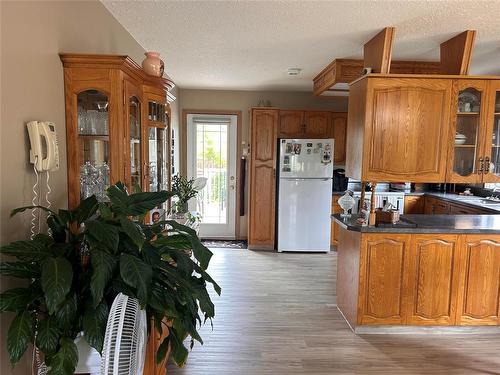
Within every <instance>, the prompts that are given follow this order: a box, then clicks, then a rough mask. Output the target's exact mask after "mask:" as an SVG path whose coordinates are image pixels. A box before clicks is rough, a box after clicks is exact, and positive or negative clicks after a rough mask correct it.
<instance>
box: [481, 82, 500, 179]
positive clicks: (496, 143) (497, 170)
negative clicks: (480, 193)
mask: <svg viewBox="0 0 500 375" xmlns="http://www.w3.org/2000/svg"><path fill="white" fill-rule="evenodd" d="M486 121H487V126H486V127H485V129H486V132H485V135H484V149H483V155H484V163H485V165H484V173H483V181H482V182H497V183H498V182H500V80H496V81H490V82H489V86H488V102H487V115H486Z"/></svg>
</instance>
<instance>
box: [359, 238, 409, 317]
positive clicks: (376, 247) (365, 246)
mask: <svg viewBox="0 0 500 375" xmlns="http://www.w3.org/2000/svg"><path fill="white" fill-rule="evenodd" d="M408 240H409V235H404V234H403V235H394V234H391V235H390V236H387V235H386V234H385V233H382V234H378V233H377V234H369V235H363V238H362V241H361V254H360V257H361V260H360V269H359V315H358V321H359V323H360V324H378V325H385V324H392V325H398V324H404V323H405V310H404V289H405V285H404V283H405V278H404V277H403V276H404V273H405V272H406V269H407V268H408V244H409V241H408Z"/></svg>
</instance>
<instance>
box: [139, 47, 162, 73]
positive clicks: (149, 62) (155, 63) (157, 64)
mask: <svg viewBox="0 0 500 375" xmlns="http://www.w3.org/2000/svg"><path fill="white" fill-rule="evenodd" d="M144 55H146V58H145V59H144V61H143V62H142V69H144V71H145V72H146V74H149V75H150V76H155V77H161V76H162V74H163V68H164V66H162V65H163V64H162V63H163V62H162V61H161V59H160V53H159V52H146V53H145V54H144Z"/></svg>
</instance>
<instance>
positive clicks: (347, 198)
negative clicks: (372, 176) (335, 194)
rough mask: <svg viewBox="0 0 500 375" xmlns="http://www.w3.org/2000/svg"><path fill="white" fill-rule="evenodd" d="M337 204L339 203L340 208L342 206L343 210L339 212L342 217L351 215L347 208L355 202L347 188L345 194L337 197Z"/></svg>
mask: <svg viewBox="0 0 500 375" xmlns="http://www.w3.org/2000/svg"><path fill="white" fill-rule="evenodd" d="M338 204H339V206H340V208H342V210H344V212H343V213H342V214H340V216H341V217H343V218H346V217H350V216H351V214H350V213H349V210H350V209H352V208H353V207H354V205H355V204H356V201H355V200H354V198H353V197H352V195H351V192H350V191H349V190H347V191H346V192H345V194H344V195H342V196H341V197H340V198H339V200H338Z"/></svg>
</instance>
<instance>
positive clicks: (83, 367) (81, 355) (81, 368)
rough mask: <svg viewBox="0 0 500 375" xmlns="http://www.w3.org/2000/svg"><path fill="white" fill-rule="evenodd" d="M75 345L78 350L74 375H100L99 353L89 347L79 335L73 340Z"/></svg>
mask: <svg viewBox="0 0 500 375" xmlns="http://www.w3.org/2000/svg"><path fill="white" fill-rule="evenodd" d="M75 344H76V347H77V348H78V365H77V366H76V369H75V374H90V375H94V374H95V375H98V374H100V372H101V355H100V354H99V352H98V351H97V350H95V349H94V348H93V347H91V346H90V345H89V344H88V343H87V340H85V338H84V337H83V336H82V335H81V334H80V335H78V337H77V338H76V339H75Z"/></svg>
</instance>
